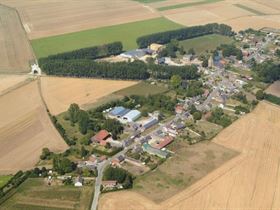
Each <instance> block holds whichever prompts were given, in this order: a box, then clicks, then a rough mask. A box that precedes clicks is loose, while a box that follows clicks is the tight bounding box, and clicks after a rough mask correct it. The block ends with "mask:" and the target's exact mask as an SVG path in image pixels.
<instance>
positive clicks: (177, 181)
mask: <svg viewBox="0 0 280 210" xmlns="http://www.w3.org/2000/svg"><path fill="white" fill-rule="evenodd" d="M168 149H169V150H172V151H173V152H175V154H172V156H171V157H170V158H168V159H167V160H166V161H165V162H164V163H163V164H161V165H160V166H159V167H158V168H157V169H155V170H154V171H150V172H148V173H146V174H144V175H142V176H139V177H137V178H136V179H135V182H134V188H133V191H135V192H137V193H140V194H142V195H144V196H146V197H148V198H149V199H152V200H153V201H155V202H162V201H164V200H166V199H168V198H170V197H172V196H173V195H175V194H176V193H178V192H180V191H182V190H184V189H186V187H188V186H190V185H192V184H193V183H195V182H196V181H197V180H199V179H201V178H202V177H204V176H205V175H207V174H208V173H209V172H210V171H212V170H214V169H215V168H217V167H219V166H220V165H221V164H223V163H224V162H226V161H228V160H229V159H231V158H232V157H234V156H235V155H236V154H237V153H236V152H235V151H232V150H230V149H227V148H225V147H222V146H220V145H217V144H215V143H212V142H209V141H204V142H201V143H197V144H194V145H191V146H190V145H188V143H187V141H186V140H179V139H177V140H175V142H173V143H172V144H170V145H169V146H168Z"/></svg>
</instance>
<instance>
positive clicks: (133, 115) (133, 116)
mask: <svg viewBox="0 0 280 210" xmlns="http://www.w3.org/2000/svg"><path fill="white" fill-rule="evenodd" d="M139 117H141V112H139V111H138V110H136V109H134V110H131V111H130V112H128V113H127V114H126V115H124V116H123V119H124V120H127V121H128V122H133V121H135V120H137V119H138V118H139Z"/></svg>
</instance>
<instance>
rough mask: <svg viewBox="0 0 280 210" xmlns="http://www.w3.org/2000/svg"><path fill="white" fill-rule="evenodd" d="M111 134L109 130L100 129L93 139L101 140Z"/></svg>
mask: <svg viewBox="0 0 280 210" xmlns="http://www.w3.org/2000/svg"><path fill="white" fill-rule="evenodd" d="M109 136H110V134H109V132H108V131H106V130H101V131H99V132H98V133H97V134H96V135H95V136H93V137H92V138H91V140H92V141H97V142H101V141H102V140H105V139H106V138H108V137H109Z"/></svg>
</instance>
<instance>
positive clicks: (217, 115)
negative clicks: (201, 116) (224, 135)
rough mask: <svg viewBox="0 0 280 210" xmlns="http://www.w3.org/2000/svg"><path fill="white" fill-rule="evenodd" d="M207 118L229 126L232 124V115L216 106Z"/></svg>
mask: <svg viewBox="0 0 280 210" xmlns="http://www.w3.org/2000/svg"><path fill="white" fill-rule="evenodd" d="M207 120H208V121H209V122H212V123H216V124H218V125H221V126H223V127H227V126H229V125H230V124H231V119H230V117H229V116H228V115H226V114H225V113H224V111H223V110H222V109H221V108H215V109H214V110H213V111H212V113H211V116H210V117H209V118H208V119H207Z"/></svg>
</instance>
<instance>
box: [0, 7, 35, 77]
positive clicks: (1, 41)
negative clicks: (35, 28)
mask: <svg viewBox="0 0 280 210" xmlns="http://www.w3.org/2000/svg"><path fill="white" fill-rule="evenodd" d="M0 20H1V21H0V49H1V50H0V60H1V62H0V73H9V74H10V73H25V72H29V71H30V66H29V61H30V60H33V59H34V57H33V52H32V48H31V45H30V43H29V41H28V39H27V36H26V33H25V31H24V29H23V27H22V25H21V21H20V18H19V16H18V13H17V12H16V10H14V9H11V8H9V7H6V6H3V5H0Z"/></svg>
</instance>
